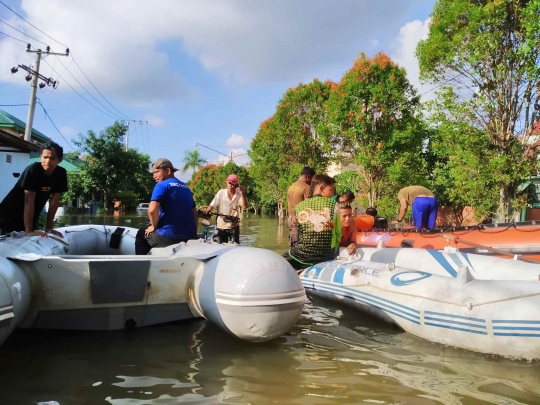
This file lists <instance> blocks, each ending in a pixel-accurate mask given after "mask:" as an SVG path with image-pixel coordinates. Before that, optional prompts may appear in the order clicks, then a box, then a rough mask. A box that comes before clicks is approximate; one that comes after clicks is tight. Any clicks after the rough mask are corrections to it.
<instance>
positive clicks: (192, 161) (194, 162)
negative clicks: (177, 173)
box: [182, 149, 206, 173]
mask: <svg viewBox="0 0 540 405" xmlns="http://www.w3.org/2000/svg"><path fill="white" fill-rule="evenodd" d="M182 161H183V162H184V166H183V167H182V173H185V172H187V171H188V170H189V169H192V170H193V171H194V172H196V171H197V170H199V169H200V168H201V167H203V166H204V164H205V163H206V159H204V158H203V157H202V156H201V153H200V152H199V151H198V150H197V149H195V150H192V151H189V150H186V151H185V152H184V159H182Z"/></svg>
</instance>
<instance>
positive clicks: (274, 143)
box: [249, 79, 332, 217]
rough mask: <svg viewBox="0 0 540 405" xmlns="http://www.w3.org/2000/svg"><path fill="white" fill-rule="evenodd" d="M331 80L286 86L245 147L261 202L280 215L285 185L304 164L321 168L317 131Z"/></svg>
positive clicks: (323, 161) (324, 163) (324, 157)
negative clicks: (271, 111)
mask: <svg viewBox="0 0 540 405" xmlns="http://www.w3.org/2000/svg"><path fill="white" fill-rule="evenodd" d="M331 86H332V83H331V82H324V83H323V82H321V81H319V80H317V79H315V80H314V81H313V82H311V83H309V84H299V85H298V86H296V87H294V88H290V89H288V90H287V91H286V92H285V94H284V95H283V97H282V98H281V100H280V101H279V103H278V106H277V109H276V113H275V114H274V115H273V116H272V117H271V118H269V119H268V120H266V121H264V122H263V123H262V124H261V126H260V128H259V130H258V132H257V134H256V135H255V137H254V138H253V140H252V142H251V146H250V150H249V156H250V158H251V166H250V173H251V176H252V178H253V181H254V182H255V192H256V194H257V196H258V200H259V201H260V202H261V204H262V205H265V206H269V205H274V206H277V208H278V215H279V216H280V217H281V216H283V206H284V204H285V201H286V194H287V189H288V187H289V185H290V184H291V183H292V182H294V181H295V180H296V179H297V178H298V176H299V174H300V171H301V170H302V168H303V167H304V166H311V167H313V168H314V169H315V170H316V171H317V172H318V173H320V172H324V171H325V169H326V166H327V165H328V157H327V155H326V154H325V153H324V152H323V150H322V147H321V143H320V140H319V134H318V132H317V129H318V127H319V126H320V123H321V122H322V120H323V119H324V116H325V109H324V104H325V102H326V100H327V99H328V97H329V95H330V89H331Z"/></svg>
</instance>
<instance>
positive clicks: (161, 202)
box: [135, 159, 198, 255]
mask: <svg viewBox="0 0 540 405" xmlns="http://www.w3.org/2000/svg"><path fill="white" fill-rule="evenodd" d="M177 170H178V169H176V168H174V166H173V165H172V163H171V161H170V160H168V159H158V160H156V161H155V162H154V163H153V164H152V173H153V175H154V180H155V181H156V183H157V184H156V186H155V187H154V191H153V192H152V198H151V199H150V206H149V207H148V218H149V219H150V226H149V227H148V228H141V229H139V232H137V237H136V239H135V253H136V254H138V255H146V254H148V252H149V251H150V249H152V248H154V247H165V246H170V245H174V244H177V243H180V242H187V241H188V240H189V239H197V221H198V216H197V210H196V208H195V202H194V201H193V195H192V194H191V190H190V189H189V188H188V186H187V185H186V184H185V183H183V182H181V181H180V180H178V179H177V178H176V177H174V172H175V171H177Z"/></svg>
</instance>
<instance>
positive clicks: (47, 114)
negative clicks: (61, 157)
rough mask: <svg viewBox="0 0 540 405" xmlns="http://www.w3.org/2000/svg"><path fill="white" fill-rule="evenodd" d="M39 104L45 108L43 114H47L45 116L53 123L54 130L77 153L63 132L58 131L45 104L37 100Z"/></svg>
mask: <svg viewBox="0 0 540 405" xmlns="http://www.w3.org/2000/svg"><path fill="white" fill-rule="evenodd" d="M36 103H37V104H39V105H40V106H41V108H43V112H44V113H45V115H46V116H47V118H49V120H50V121H51V124H53V126H54V128H55V129H56V131H57V132H58V133H59V134H60V136H61V137H62V139H63V140H64V141H66V143H67V144H68V146H69V147H70V148H71V150H72V151H75V149H74V148H73V146H72V145H71V143H70V142H69V141H68V140H67V139H66V138H65V137H64V135H62V132H60V130H59V129H58V127H57V126H56V124H55V123H54V121H53V120H52V118H51V116H50V115H49V113H48V112H47V110H46V109H45V107H44V106H43V104H41V101H40V100H39V99H37V101H36Z"/></svg>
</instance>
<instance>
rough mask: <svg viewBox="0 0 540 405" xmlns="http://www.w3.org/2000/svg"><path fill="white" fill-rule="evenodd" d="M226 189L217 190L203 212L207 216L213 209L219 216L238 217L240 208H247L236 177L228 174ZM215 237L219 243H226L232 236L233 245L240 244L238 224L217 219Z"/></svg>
mask: <svg viewBox="0 0 540 405" xmlns="http://www.w3.org/2000/svg"><path fill="white" fill-rule="evenodd" d="M226 184H227V188H223V189H221V190H219V191H218V192H217V194H216V196H215V197H214V199H213V200H212V202H211V203H210V205H209V206H208V208H206V210H205V212H206V213H207V214H208V213H210V212H211V211H212V210H213V209H214V208H215V209H217V213H218V214H221V215H232V216H239V212H240V210H239V209H240V208H247V200H246V196H245V194H244V193H245V191H244V190H243V189H242V187H240V183H239V180H238V176H237V175H236V174H230V175H229V176H228V177H227V181H226ZM216 229H217V236H218V237H219V239H220V240H221V242H227V241H228V240H229V235H230V234H232V236H233V240H234V242H235V243H237V244H240V222H232V221H229V220H227V219H226V218H224V217H222V216H218V218H217V225H216Z"/></svg>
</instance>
